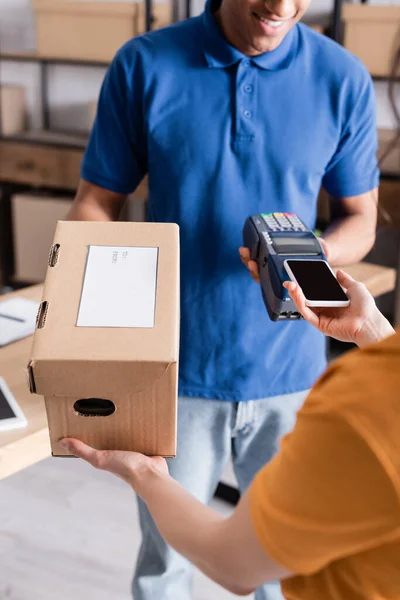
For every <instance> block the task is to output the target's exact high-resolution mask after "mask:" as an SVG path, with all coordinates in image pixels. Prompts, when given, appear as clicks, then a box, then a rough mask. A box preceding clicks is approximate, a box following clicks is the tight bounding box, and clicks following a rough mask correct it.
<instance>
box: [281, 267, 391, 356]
mask: <svg viewBox="0 0 400 600" xmlns="http://www.w3.org/2000/svg"><path fill="white" fill-rule="evenodd" d="M337 279H338V281H339V283H340V285H341V286H342V287H343V288H344V289H345V290H346V293H347V295H348V297H349V298H350V306H348V307H343V308H339V307H338V308H310V307H308V306H306V304H305V297H304V294H303V292H302V290H301V288H300V287H299V286H298V285H297V284H296V283H294V282H292V281H285V282H284V284H283V285H284V287H285V288H286V289H287V290H288V292H289V295H290V297H291V298H292V300H293V302H294V303H295V304H296V306H297V308H298V309H299V312H300V313H301V314H302V315H303V317H304V318H305V319H306V321H308V322H309V323H310V324H311V325H313V326H314V327H316V328H317V329H319V330H320V331H321V332H322V333H324V334H325V335H329V336H330V337H333V338H336V339H337V340H340V341H342V342H353V343H355V344H357V346H359V347H360V348H363V347H364V346H367V345H368V344H372V343H373V342H377V341H379V340H382V339H384V338H385V337H388V336H389V335H392V334H393V333H394V329H393V327H392V326H391V325H390V323H389V321H388V320H387V319H386V318H385V317H384V316H383V315H382V313H381V312H380V311H379V310H378V309H377V307H376V304H375V300H374V298H373V297H372V295H371V294H370V293H369V291H368V290H367V288H366V287H365V285H364V284H363V283H360V282H358V281H355V280H354V279H353V278H352V277H351V276H350V275H348V274H347V273H344V271H341V270H339V271H338V272H337Z"/></svg>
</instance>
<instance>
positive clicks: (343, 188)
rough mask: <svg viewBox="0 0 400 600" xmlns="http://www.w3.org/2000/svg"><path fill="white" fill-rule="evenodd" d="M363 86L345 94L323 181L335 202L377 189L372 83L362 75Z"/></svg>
mask: <svg viewBox="0 0 400 600" xmlns="http://www.w3.org/2000/svg"><path fill="white" fill-rule="evenodd" d="M362 74H363V77H362V84H361V86H360V85H357V86H354V88H358V89H357V90H356V89H353V90H352V91H348V92H346V91H345V94H346V99H347V102H346V104H347V106H346V108H345V109H344V111H343V117H342V122H343V124H342V130H341V136H340V140H339V144H338V147H337V149H336V152H335V153H334V155H333V157H332V158H331V160H330V162H329V164H328V166H327V168H326V171H325V175H324V178H323V181H322V183H323V186H324V188H325V189H326V191H327V192H328V193H329V194H331V195H332V196H334V197H336V198H345V197H349V196H358V195H360V194H364V193H366V192H369V191H370V190H373V189H374V188H376V187H377V186H378V185H379V170H378V164H377V157H376V154H377V149H378V133H377V124H376V101H375V93H374V87H373V83H372V79H371V77H370V75H369V73H367V72H366V71H365V72H364V70H363V71H362Z"/></svg>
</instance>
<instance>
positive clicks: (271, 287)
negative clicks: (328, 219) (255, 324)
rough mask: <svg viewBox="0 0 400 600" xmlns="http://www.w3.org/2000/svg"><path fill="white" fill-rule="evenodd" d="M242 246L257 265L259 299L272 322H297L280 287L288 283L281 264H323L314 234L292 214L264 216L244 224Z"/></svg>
mask: <svg viewBox="0 0 400 600" xmlns="http://www.w3.org/2000/svg"><path fill="white" fill-rule="evenodd" d="M243 244H244V246H246V248H249V249H250V253H251V258H252V260H254V261H256V262H257V264H258V269H259V274H260V283H261V290H262V296H263V299H264V303H265V306H266V308H267V311H268V314H269V316H270V318H271V320H272V321H278V320H279V321H282V320H287V319H300V318H301V315H300V313H299V312H298V310H297V307H296V305H295V304H294V302H293V300H292V299H291V298H290V296H289V294H288V292H287V290H286V289H285V288H284V287H283V285H282V283H283V282H284V281H290V279H289V276H288V274H287V272H286V269H285V267H284V266H283V263H284V261H285V260H287V259H290V258H291V259H293V258H294V259H295V258H303V257H304V258H307V259H308V260H310V259H315V260H326V256H325V254H324V252H323V250H322V247H321V245H320V243H319V242H318V239H317V237H316V236H315V235H314V233H313V232H312V231H311V230H310V229H308V227H306V225H304V223H302V221H301V220H300V219H299V218H298V217H297V216H296V215H295V214H293V213H263V214H260V215H254V216H252V217H248V219H247V220H246V223H245V225H244V228H243Z"/></svg>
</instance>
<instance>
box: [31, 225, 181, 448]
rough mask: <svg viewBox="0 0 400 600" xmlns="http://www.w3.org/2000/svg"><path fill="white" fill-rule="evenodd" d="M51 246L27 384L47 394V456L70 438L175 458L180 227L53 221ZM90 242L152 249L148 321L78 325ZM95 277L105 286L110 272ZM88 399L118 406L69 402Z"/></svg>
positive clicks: (104, 446)
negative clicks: (104, 409) (81, 407)
mask: <svg viewBox="0 0 400 600" xmlns="http://www.w3.org/2000/svg"><path fill="white" fill-rule="evenodd" d="M54 244H55V246H54V247H55V248H56V250H57V251H55V252H54V253H52V254H51V260H50V262H51V264H52V265H54V266H49V268H48V271H47V275H46V281H45V286H44V293H43V302H42V305H41V307H42V309H41V310H40V311H39V314H38V323H37V329H36V332H35V335H34V341H33V347H32V353H31V360H30V363H29V368H28V371H29V376H30V386H31V390H32V391H33V392H36V393H38V394H42V395H44V396H45V403H46V410H47V417H48V422H49V429H50V438H51V445H52V452H53V454H54V455H56V456H66V455H68V453H67V452H65V450H63V449H62V448H61V447H60V446H59V444H58V441H59V439H60V438H62V437H64V436H72V437H77V438H78V439H81V440H82V441H84V442H86V443H88V444H91V445H92V446H94V447H96V448H99V449H111V450H112V449H118V450H132V451H138V452H143V453H145V454H148V455H162V456H174V455H175V452H176V406H177V373H178V344H179V231H178V227H177V226H176V225H174V224H160V223H99V222H96V223H94V222H91V223H90V222H59V223H58V225H57V229H56V234H55V238H54ZM89 246H111V247H117V246H118V247H128V249H129V247H132V246H134V247H137V248H158V263H157V279H156V303H155V320H154V327H143V328H141V327H140V328H138V327H97V326H94V327H93V326H92V327H78V326H77V325H76V323H77V315H78V311H79V306H80V303H81V295H82V283H83V281H84V277H85V270H86V264H87V260H88V248H89ZM118 251H119V248H118ZM107 252H108V249H107ZM121 252H123V248H122V249H121ZM119 256H122V255H119ZM118 260H120V258H118ZM99 280H100V281H101V282H102V284H103V285H104V286H105V287H104V289H107V285H108V284H107V280H106V278H104V280H103V275H102V276H101V277H100V278H99ZM119 310H120V307H119V306H116V307H115V311H116V313H119ZM88 398H100V399H103V400H109V401H111V402H112V403H114V405H115V407H116V410H115V412H113V413H112V414H110V415H109V416H82V415H80V414H78V413H77V412H76V410H75V409H74V405H75V403H76V402H77V401H78V400H80V399H88Z"/></svg>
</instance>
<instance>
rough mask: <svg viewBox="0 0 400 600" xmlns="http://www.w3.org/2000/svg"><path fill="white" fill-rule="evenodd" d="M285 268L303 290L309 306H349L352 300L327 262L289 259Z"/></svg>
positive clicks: (285, 262) (285, 263)
mask: <svg viewBox="0 0 400 600" xmlns="http://www.w3.org/2000/svg"><path fill="white" fill-rule="evenodd" d="M284 266H285V269H286V271H287V273H288V275H289V277H290V279H291V280H292V281H294V282H295V283H297V284H298V285H299V286H300V287H301V289H302V290H303V294H304V296H305V298H306V305H307V306H349V304H350V300H349V298H348V297H347V296H346V294H345V293H344V291H343V289H342V287H341V285H340V284H339V282H338V280H337V279H336V277H335V274H334V272H333V271H332V269H331V268H330V266H329V265H328V263H327V262H326V260H304V259H288V260H285V261H284Z"/></svg>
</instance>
